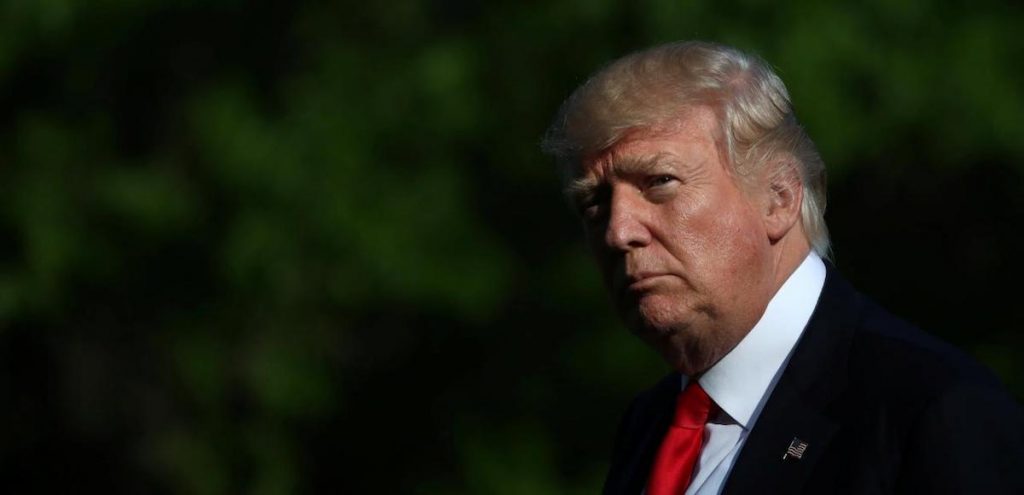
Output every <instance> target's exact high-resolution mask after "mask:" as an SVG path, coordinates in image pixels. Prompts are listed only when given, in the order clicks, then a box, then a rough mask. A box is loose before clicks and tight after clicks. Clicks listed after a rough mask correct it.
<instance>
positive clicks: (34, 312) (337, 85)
mask: <svg viewBox="0 0 1024 495" xmlns="http://www.w3.org/2000/svg"><path fill="white" fill-rule="evenodd" d="M857 5H858V6H856V7H854V6H853V5H843V4H840V3H835V4H828V5H825V4H824V2H818V1H812V0H804V1H794V2H786V4H785V6H778V5H775V3H774V2H765V1H755V0H746V1H714V2H713V1H701V2H681V1H666V0H658V1H654V0H643V1H634V2H610V1H594V0H576V1H563V2H539V1H527V2H523V1H498V2H486V3H480V4H477V3H476V2H462V1H424V0H398V1H389V2H341V3H339V2H326V1H291V2H240V1H229V0H219V1H202V2H200V1H187V0H186V1H170V0H167V1H162V0H132V1H109V0H107V1H95V2H75V1H71V0H62V1H58V0H53V1H24V0H22V1H17V0H8V1H3V2H0V187H2V190H0V192H2V203H0V425H2V427H3V428H4V431H3V435H2V436H0V470H2V472H0V474H2V476H0V479H2V480H4V481H3V483H4V485H5V486H19V487H25V489H24V491H26V492H53V491H56V490H58V489H67V488H69V487H72V488H76V489H78V491H82V490H85V489H88V488H102V489H104V490H105V491H107V492H115V493H119V492H129V493H140V492H141V493H198V494H220V493H256V494H275V493H303V492H305V493H322V492H328V491H330V492H335V493H336V492H342V493H456V494H458V493H488V494H535V493H570V494H585V493H595V492H596V491H597V490H598V488H599V486H600V483H601V480H602V477H603V473H604V470H605V468H606V455H607V453H608V452H609V448H610V441H611V436H612V431H613V429H614V427H615V424H616V422H617V418H618V416H619V414H620V413H621V412H622V410H623V408H624V407H625V404H626V402H627V401H628V400H629V398H630V397H631V396H632V394H633V393H635V392H636V391H637V390H639V389H640V388H641V387H643V386H646V385H647V384H648V383H650V382H651V381H653V380H654V379H655V378H656V377H657V376H659V375H660V374H661V373H663V372H664V367H663V365H662V364H661V363H660V361H659V360H658V358H657V356H656V355H655V354H654V353H653V352H650V351H648V350H647V349H645V348H643V347H642V346H641V344H640V343H638V342H636V341H635V340H634V339H633V338H632V337H630V336H629V335H628V333H627V332H626V331H624V330H623V329H622V328H621V327H620V326H619V324H618V323H617V322H616V320H615V318H614V317H613V315H612V314H611V313H610V310H609V309H608V307H607V306H608V305H607V304H606V302H605V300H604V295H603V293H602V291H601V288H600V284H599V282H598V278H597V275H596V273H595V272H594V270H593V269H592V268H591V266H590V262H589V260H588V259H587V257H586V255H585V254H584V252H583V249H582V245H581V242H580V239H579V235H578V228H577V225H576V222H575V220H574V219H573V217H572V215H571V214H570V213H569V212H568V210H567V209H566V208H565V207H564V205H563V204H562V201H561V199H560V196H559V193H558V184H557V178H556V174H555V172H554V166H553V164H552V163H551V162H550V160H548V159H547V158H545V157H543V156H542V155H541V154H540V152H539V150H538V143H539V138H540V136H541V134H542V132H543V130H544V128H545V127H546V126H547V123H548V120H549V119H550V118H551V116H552V115H553V113H554V112H555V110H556V108H557V106H558V104H559V103H560V101H561V100H562V99H563V98H564V97H565V96H567V95H568V93H569V92H570V91H571V90H572V89H573V88H574V87H575V86H576V85H578V84H579V83H581V82H582V81H583V80H584V78H585V77H586V76H587V75H588V74H589V73H591V72H592V71H593V70H595V69H596V68H598V67H599V66H600V65H601V64H603V63H605V62H606V61H608V60H610V59H612V58H615V57H617V56H620V55H622V54H624V53H626V52H628V51H631V50H634V49H638V48H641V47H645V46H648V45H651V44H654V43H657V42H662V41H669V40H674V39H680V38H702V39H710V40H717V41H721V42H726V43H730V44H734V45H736V46H738V47H740V48H743V49H746V50H749V51H752V52H754V53H758V54H760V55H762V56H763V57H765V58H766V59H767V60H768V61H769V62H771V63H772V64H773V65H774V66H775V67H776V68H777V69H778V71H779V73H780V74H781V76H782V77H783V79H784V80H785V81H786V82H787V84H788V85H789V88H790V92H791V94H792V95H793V99H794V101H795V105H796V108H797V112H798V114H799V115H800V117H801V118H802V120H803V122H804V123H805V124H806V126H807V128H808V130H809V132H810V134H811V135H812V136H813V137H814V139H815V140H816V141H817V143H818V144H819V146H820V149H821V152H822V154H823V156H824V157H825V160H826V163H827V164H828V166H829V173H830V181H831V182H830V190H829V192H830V204H829V210H828V214H827V218H828V221H829V224H830V226H831V229H832V233H833V240H834V245H835V253H836V261H837V264H838V266H839V267H840V269H841V270H842V271H843V272H844V273H845V274H846V275H847V276H848V277H849V278H850V279H852V280H853V281H854V282H855V284H856V285H858V286H859V287H860V288H861V289H862V290H863V291H865V292H867V293H868V294H871V295H873V296H874V297H875V298H876V299H878V300H879V301H881V302H882V303H883V305H885V306H886V307H888V308H890V309H891V310H893V311H894V312H896V313H898V314H900V315H902V316H904V317H906V318H907V319H909V320H911V321H913V322H916V323H918V324H920V325H921V326H923V327H925V328H927V329H929V330H930V331H932V332H933V333H936V334H938V335H941V336H942V337H944V338H946V339H948V340H950V341H952V342H954V343H956V344H957V345H959V346H960V347H962V348H964V349H965V350H967V351H968V352H970V353H971V354H973V355H974V356H976V357H977V358H978V359H980V360H982V361H983V362H985V363H987V364H988V365H989V366H991V367H992V368H993V369H994V370H995V371H996V372H997V373H998V374H999V375H1000V377H1001V378H1002V379H1003V381H1004V382H1005V383H1006V384H1007V386H1008V387H1009V388H1010V390H1011V391H1012V393H1014V394H1015V395H1016V397H1017V398H1018V399H1020V398H1021V397H1022V396H1024V364H1022V362H1021V358H1022V356H1024V351H1022V346H1021V344H1022V340H1024V337H1022V336H1021V332H1022V329H1024V325H1022V323H1024V321H1022V320H1024V316H1022V315H1024V312H1022V309H1021V303H1020V302H1019V298H1020V296H1021V294H1022V291H1021V290H1020V283H1021V281H1022V280H1024V270H1022V264H1021V262H1020V256H1019V253H1020V252H1021V250H1022V249H1024V234H1022V227H1024V224H1022V221H1021V220H1022V218H1024V200H1022V193H1024V180H1022V174H1024V163H1022V158H1024V120H1022V117H1021V116H1022V114H1024V95H1022V88H1024V72H1022V71H1024V64H1021V60H1024V50H1022V48H1024V37H1022V36H1021V35H1020V28H1021V26H1022V22H1021V20H1022V9H1021V8H1020V7H1016V6H1010V5H1006V4H1003V3H997V2H986V1H972V2H967V1H961V2H956V1H953V2H928V1H922V0H916V1H915V0H908V1H888V0H875V1H866V2H858V3H857Z"/></svg>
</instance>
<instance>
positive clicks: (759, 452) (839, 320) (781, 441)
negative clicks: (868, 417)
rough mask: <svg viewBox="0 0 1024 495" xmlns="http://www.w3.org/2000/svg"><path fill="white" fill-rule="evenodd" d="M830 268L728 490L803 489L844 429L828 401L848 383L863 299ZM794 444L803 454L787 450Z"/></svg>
mask: <svg viewBox="0 0 1024 495" xmlns="http://www.w3.org/2000/svg"><path fill="white" fill-rule="evenodd" d="M826 267H827V274H826V278H825V286H824V288H823V289H822V294H821V297H820V298H819V300H818V304H817V306H816V307H815V310H814V313H813V315H812V316H811V320H810V321H809V322H808V324H807V328H806V329H805V330H804V333H803V335H802V336H801V338H800V341H799V342H798V343H797V345H796V347H795V348H794V350H793V354H792V355H791V357H790V360H789V363H788V364H787V366H786V369H785V370H784V371H783V374H782V376H781V377H780V379H779V382H778V383H777V384H776V385H775V389H774V390H773V391H772V394H771V397H770V398H769V399H768V402H767V403H766V404H765V407H764V409H763V410H762V411H761V415H760V416H759V417H758V419H757V422H756V423H755V425H754V428H753V430H751V432H750V435H749V436H748V437H747V441H746V443H745V444H744V446H743V449H742V450H741V451H740V454H739V457H738V458H737V460H736V463H735V464H734V466H733V469H732V471H731V473H730V474H729V477H728V479H727V480H726V484H725V487H724V490H723V492H722V493H726V494H746V493H757V494H776V493H778V494H781V493H799V492H800V491H801V489H802V487H803V486H804V483H805V482H806V480H807V477H808V475H809V474H810V473H811V472H813V470H814V466H815V464H816V463H817V462H818V460H819V459H820V458H821V456H822V454H824V453H825V452H826V451H827V450H828V447H829V443H830V441H831V439H832V437H833V435H834V434H835V433H836V431H837V430H838V428H839V425H838V424H837V423H836V422H835V421H833V420H832V419H831V418H830V415H829V413H828V406H829V405H830V403H831V402H832V400H833V398H834V397H836V396H837V395H838V394H839V393H841V391H842V389H843V388H844V387H845V383H846V376H845V369H846V356H847V351H848V348H849V342H850V336H851V331H850V327H849V322H853V321H856V319H855V317H856V314H857V313H858V311H859V306H860V299H859V295H858V294H857V293H856V292H855V291H854V290H853V288H852V287H850V286H849V285H848V284H847V283H846V282H845V281H843V280H842V279H841V278H840V277H839V275H838V273H837V271H836V269H835V268H834V267H833V266H832V265H831V264H829V263H827V262H826ZM791 445H792V446H793V447H794V449H796V451H797V452H796V453H797V454H798V455H794V454H789V455H786V454H787V449H788V448H789V447H790V446H791ZM801 445H805V447H804V448H802V449H801V448H800V447H801ZM784 456H785V458H783V457H784Z"/></svg>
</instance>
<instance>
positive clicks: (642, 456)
mask: <svg viewBox="0 0 1024 495" xmlns="http://www.w3.org/2000/svg"><path fill="white" fill-rule="evenodd" d="M680 380H681V379H680V377H679V375H678V374H677V373H671V374H669V375H668V376H666V377H665V378H663V379H662V380H661V381H660V382H659V383H658V385H657V386H656V387H655V388H654V390H653V394H652V395H651V398H650V401H651V403H650V404H649V405H647V406H646V407H643V408H641V411H646V414H645V416H646V417H641V418H639V420H638V421H634V422H633V424H634V425H636V427H638V428H643V430H642V431H640V432H638V434H636V437H635V438H637V439H638V441H637V442H636V444H634V446H633V449H632V452H630V454H629V455H628V456H626V459H628V463H629V464H628V465H627V466H626V469H625V472H626V478H625V483H624V486H625V488H626V489H625V491H623V492H622V493H629V494H637V493H642V492H643V490H644V487H645V486H646V484H647V476H648V475H649V474H650V470H651V463H652V462H653V461H654V455H655V454H656V453H657V451H658V447H659V446H660V445H661V440H662V438H663V437H664V436H665V431H666V430H667V429H668V426H669V423H670V422H671V420H672V412H673V411H674V409H675V403H676V397H677V396H678V395H679V390H680V386H681V383H682V382H681V381H680Z"/></svg>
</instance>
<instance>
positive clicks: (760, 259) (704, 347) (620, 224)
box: [569, 107, 770, 366]
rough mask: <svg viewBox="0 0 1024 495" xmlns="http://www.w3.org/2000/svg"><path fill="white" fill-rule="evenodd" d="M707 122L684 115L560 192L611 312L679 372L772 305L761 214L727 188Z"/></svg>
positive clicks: (626, 144)
mask: <svg viewBox="0 0 1024 495" xmlns="http://www.w3.org/2000/svg"><path fill="white" fill-rule="evenodd" d="M716 126H717V121H716V119H715V114H714V112H712V111H711V110H710V109H707V108H704V107H697V108H694V109H691V110H690V111H688V112H687V113H686V114H685V115H684V117H683V118H682V119H680V121H679V122H678V125H676V126H673V128H672V129H671V130H670V131H666V132H659V133H647V134H641V135H639V136H635V137H633V138H631V139H628V140H625V141H623V142H620V143H618V144H617V145H615V146H614V147H612V148H611V149H609V150H608V151H606V152H605V153H602V154H600V155H598V156H595V157H592V158H591V159H587V160H584V161H583V163H582V170H581V174H580V175H579V176H578V177H577V178H576V179H575V180H574V181H573V182H572V183H571V184H570V185H569V191H570V194H572V195H573V197H574V198H575V201H576V205H577V207H578V209H579V211H580V213H581V215H582V216H583V219H584V230H585V232H586V235H587V239H588V243H589V244H590V247H591V249H592V251H593V252H594V255H595V257H596V259H597V262H598V265H599V267H600V269H601V272H602V275H603V276H604V279H605V282H606V284H607V286H608V289H609V291H610V293H611V296H612V298H613V300H614V302H615V304H616V306H617V308H618V310H619V312H620V314H621V315H622V317H623V319H624V320H625V322H626V324H627V325H628V326H629V327H630V328H631V329H632V330H633V331H634V332H636V333H637V334H638V335H639V336H640V337H641V338H643V339H644V340H645V341H647V342H648V343H650V344H651V345H653V346H654V347H655V348H656V349H658V350H659V351H660V352H661V353H662V354H663V355H664V356H665V358H666V359H667V360H669V362H670V363H673V364H676V365H686V366H690V365H693V364H694V363H680V361H681V360H687V359H689V360H690V361H692V360H693V359H695V355H704V354H707V355H712V354H719V353H724V352H721V351H722V349H721V348H726V349H725V351H727V350H728V349H731V348H732V346H735V344H736V343H738V342H739V340H740V339H742V337H743V336H744V335H745V334H746V332H747V331H749V330H750V328H751V327H753V325H754V323H756V321H757V319H758V318H760V315H761V314H762V313H763V311H764V305H765V304H767V300H768V299H769V298H770V293H768V295H766V291H769V290H770V289H769V288H768V285H769V280H768V279H769V278H770V277H769V276H768V269H769V266H770V263H769V258H770V256H769V240H768V235H767V234H766V232H765V228H764V225H763V222H762V214H761V211H762V209H761V208H760V207H759V206H758V202H757V201H756V197H754V196H748V195H747V194H746V193H745V192H744V191H743V190H741V189H740V187H738V185H737V184H736V183H735V182H734V178H733V176H732V175H731V174H730V172H729V170H728V168H727V164H725V163H724V162H723V159H722V156H721V154H720V153H719V150H720V148H719V147H718V146H717V144H716V142H715V136H716V129H717V127H716ZM687 356H688V357H687ZM717 357H720V356H717ZM717 357H716V359H717Z"/></svg>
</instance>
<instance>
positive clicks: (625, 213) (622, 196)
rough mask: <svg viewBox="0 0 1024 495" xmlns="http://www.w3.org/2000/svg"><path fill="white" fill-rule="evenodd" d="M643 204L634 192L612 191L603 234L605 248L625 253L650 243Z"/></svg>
mask: <svg viewBox="0 0 1024 495" xmlns="http://www.w3.org/2000/svg"><path fill="white" fill-rule="evenodd" d="M644 203H645V200H644V198H643V197H642V195H640V194H639V193H636V192H635V191H631V190H626V189H622V188H619V189H618V190H613V191H612V195H611V198H610V199H609V203H608V224H607V227H606V228H605V232H604V242H605V245H606V246H608V247H610V248H612V249H615V250H618V251H623V252H625V251H629V250H631V249H635V248H638V247H643V246H646V245H647V244H649V243H650V242H651V232H650V230H648V229H647V226H646V224H645V220H644V215H645V210H644Z"/></svg>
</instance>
